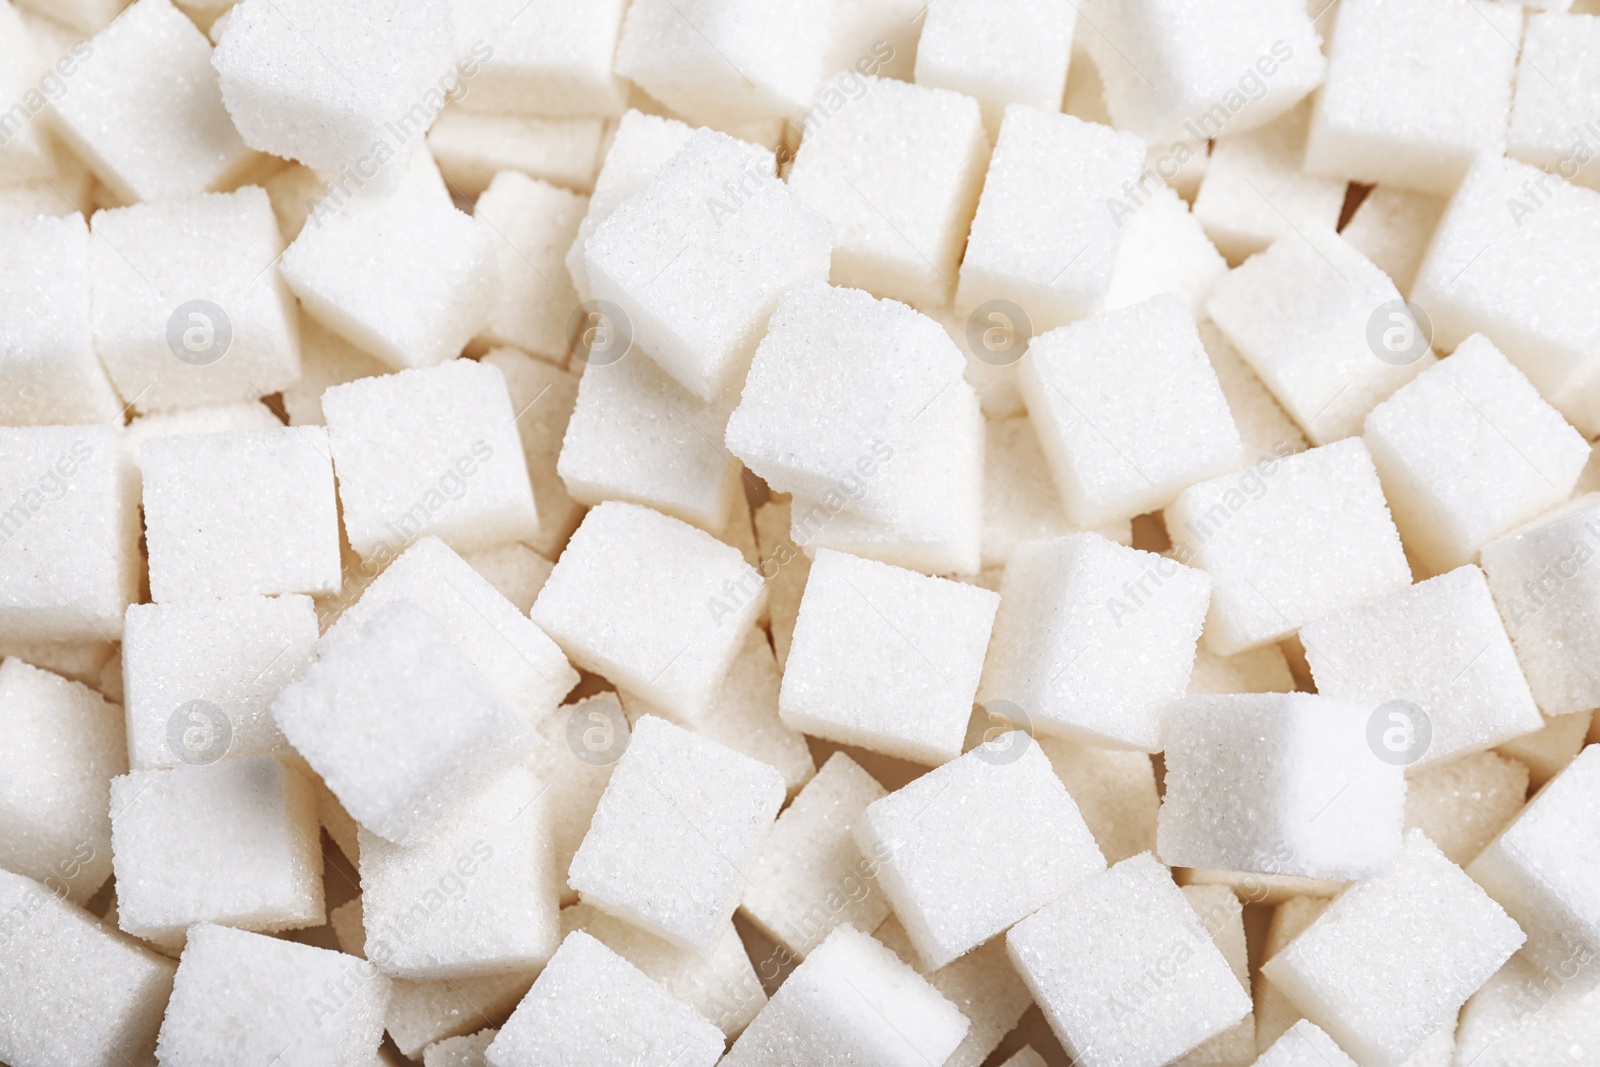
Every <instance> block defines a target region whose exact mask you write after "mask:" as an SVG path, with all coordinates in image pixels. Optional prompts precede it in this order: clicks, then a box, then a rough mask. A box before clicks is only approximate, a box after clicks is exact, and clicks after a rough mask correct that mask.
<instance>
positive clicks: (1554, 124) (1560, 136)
mask: <svg viewBox="0 0 1600 1067" xmlns="http://www.w3.org/2000/svg"><path fill="white" fill-rule="evenodd" d="M1551 6H1552V7H1555V5H1551ZM1597 59H1600V18H1597V17H1596V12H1595V11H1594V10H1593V9H1590V11H1589V13H1588V14H1582V15H1569V14H1565V13H1563V12H1561V11H1560V10H1559V8H1557V9H1556V10H1548V11H1541V12H1536V13H1531V14H1530V16H1529V18H1528V21H1527V28H1526V30H1525V32H1524V34H1523V37H1522V48H1521V50H1520V51H1519V52H1518V55H1517V78H1516V92H1515V93H1514V95H1513V96H1512V99H1511V125H1510V127H1509V128H1508V130H1507V131H1506V155H1508V156H1511V157H1512V158H1513V159H1520V160H1522V161H1523V162H1524V163H1532V164H1533V165H1534V166H1536V167H1540V168H1543V169H1544V170H1548V171H1553V172H1555V173H1557V174H1560V175H1561V176H1562V177H1564V178H1567V179H1569V180H1571V181H1575V182H1578V183H1579V184H1580V185H1587V186H1588V187H1589V188H1591V189H1600V177H1597V176H1596V174H1595V168H1593V167H1588V166H1585V164H1587V163H1589V162H1590V161H1591V160H1592V159H1593V152H1594V149H1593V148H1592V147H1589V146H1588V136H1589V135H1592V133H1593V131H1594V129H1595V127H1594V126H1591V125H1588V124H1589V123H1590V122H1591V121H1592V120H1593V118H1594V114H1595V107H1596V105H1600V77H1597V76H1596V61H1597ZM1580 145H1581V146H1583V147H1580Z"/></svg>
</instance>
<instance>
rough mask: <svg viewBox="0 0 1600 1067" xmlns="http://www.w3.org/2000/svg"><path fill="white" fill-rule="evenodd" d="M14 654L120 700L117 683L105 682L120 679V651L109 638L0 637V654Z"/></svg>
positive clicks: (118, 702) (119, 701) (0, 655)
mask: <svg viewBox="0 0 1600 1067" xmlns="http://www.w3.org/2000/svg"><path fill="white" fill-rule="evenodd" d="M3 656H14V657H16V658H17V659H20V660H22V661H23V662H24V663H27V664H29V665H31V666H34V667H38V668H39V669H41V670H46V671H49V672H50V673H52V674H59V675H61V676H62V677H63V678H68V679H71V680H72V681H74V682H82V683H83V684H84V685H87V686H89V688H91V689H97V690H99V691H100V692H101V694H103V695H104V696H105V698H106V699H107V700H109V701H111V702H112V703H116V704H120V703H121V702H122V695H121V690H120V686H112V685H108V684H107V683H109V682H110V681H111V680H112V677H113V676H115V677H116V678H118V679H120V678H121V675H122V662H121V653H120V651H119V650H118V649H117V648H116V646H114V645H113V644H112V643H111V642H109V641H97V640H82V641H30V640H28V639H27V638H20V639H16V640H9V641H0V657H3Z"/></svg>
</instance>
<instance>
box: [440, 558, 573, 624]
mask: <svg viewBox="0 0 1600 1067" xmlns="http://www.w3.org/2000/svg"><path fill="white" fill-rule="evenodd" d="M461 558H462V559H464V560H466V561H467V563H468V564H470V565H471V567H472V569H473V570H475V571H477V572H478V574H479V575H481V576H482V577H483V579H484V580H485V581H487V582H488V583H489V584H490V585H492V586H493V587H494V591H495V592H497V593H499V594H500V595H501V596H503V597H505V598H506V600H508V601H510V602H511V606H512V607H514V608H516V609H517V611H518V612H520V613H522V614H524V615H526V614H527V613H528V609H529V608H531V607H533V602H534V601H535V600H537V599H538V598H539V590H541V589H543V588H544V583H545V582H546V581H547V580H548V579H549V577H550V571H551V570H552V569H553V568H554V567H555V564H554V563H551V562H550V561H549V560H548V559H546V558H545V557H543V556H541V555H539V553H537V552H535V551H534V550H533V549H531V548H529V547H528V546H527V545H524V544H521V543H518V542H515V541H513V542H512V543H511V544H507V545H501V546H500V547H499V548H486V549H483V550H482V551H479V552H469V553H467V554H466V555H465V556H463V557H461Z"/></svg>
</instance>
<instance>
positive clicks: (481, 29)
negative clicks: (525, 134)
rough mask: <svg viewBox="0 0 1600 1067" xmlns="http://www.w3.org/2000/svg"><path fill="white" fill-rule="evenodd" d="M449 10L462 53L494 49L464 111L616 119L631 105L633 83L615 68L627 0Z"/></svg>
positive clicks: (542, 1) (507, 3) (543, 1)
mask: <svg viewBox="0 0 1600 1067" xmlns="http://www.w3.org/2000/svg"><path fill="white" fill-rule="evenodd" d="M450 6H451V14H452V15H453V16H454V18H453V21H454V22H455V27H456V41H457V45H458V51H471V46H472V45H474V44H476V45H478V46H479V48H480V49H481V48H482V47H483V45H484V44H487V43H489V42H493V45H494V47H493V49H492V50H491V53H492V54H490V55H489V56H488V58H487V59H485V60H484V61H483V62H482V63H481V65H480V66H479V68H478V71H477V73H476V74H475V75H473V79H472V90H471V91H470V92H469V93H467V94H466V96H464V97H463V98H462V104H463V106H465V107H468V108H472V109H474V110H478V109H482V110H483V111H487V112H490V113H494V114H506V113H510V114H536V115H548V116H551V117H556V118H565V117H582V116H588V115H612V116H615V115H621V114H622V112H623V110H624V109H625V108H626V107H627V98H628V91H627V86H626V83H624V82H623V81H622V79H621V78H618V77H617V76H616V75H615V74H614V73H613V72H612V69H611V63H612V59H613V57H614V56H615V55H616V51H617V38H618V37H619V36H620V35H621V33H622V16H623V13H624V12H625V11H626V10H627V7H628V5H627V3H626V2H625V0H587V2H584V3H579V4H566V3H558V2H555V0H538V2H536V3H535V4H534V5H533V7H531V8H529V9H527V10H526V11H524V10H523V9H522V8H520V7H519V6H518V4H517V3H516V0H496V2H493V3H487V4H479V3H467V2H464V0H454V2H453V3H452V4H451V5H450ZM461 45H466V46H467V47H466V48H464V49H463V48H461V47H460V46H461Z"/></svg>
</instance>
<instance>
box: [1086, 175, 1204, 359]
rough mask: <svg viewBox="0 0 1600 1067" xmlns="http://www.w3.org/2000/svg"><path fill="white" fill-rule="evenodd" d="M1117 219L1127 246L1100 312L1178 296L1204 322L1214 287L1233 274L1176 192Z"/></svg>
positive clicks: (1160, 194) (1164, 191) (1167, 191)
mask: <svg viewBox="0 0 1600 1067" xmlns="http://www.w3.org/2000/svg"><path fill="white" fill-rule="evenodd" d="M1108 210H1109V209H1108ZM1117 214H1118V217H1119V218H1120V219H1121V221H1122V243H1121V244H1120V245H1119V246H1118V248H1117V265H1116V267H1115V268H1114V269H1113V270H1112V272H1111V288H1110V289H1108V290H1107V291H1106V296H1105V300H1104V301H1102V302H1101V305H1100V310H1102V311H1115V310H1116V309H1117V308H1124V307H1128V306H1130V305H1132V304H1142V303H1144V302H1145V301H1146V300H1149V299H1150V298H1151V297H1153V296H1159V295H1160V294H1162V293H1176V294H1178V295H1179V296H1181V297H1183V300H1184V303H1186V304H1188V306H1189V311H1190V313H1191V314H1193V315H1194V317H1195V319H1196V320H1199V319H1200V318H1201V317H1202V316H1203V315H1204V314H1205V306H1206V298H1207V297H1208V296H1210V295H1211V288H1212V286H1214V285H1216V284H1217V279H1218V278H1221V277H1222V276H1223V275H1224V274H1226V273H1228V261H1227V260H1225V259H1223V258H1222V253H1221V252H1218V251H1217V248H1216V246H1215V245H1213V244H1212V243H1211V239H1210V238H1209V237H1207V236H1206V232H1205V230H1204V229H1203V228H1201V225H1200V222H1199V220H1198V219H1196V218H1195V217H1194V215H1193V213H1191V212H1190V210H1189V205H1188V204H1187V203H1185V202H1184V201H1183V199H1182V198H1180V197H1179V196H1178V194H1177V192H1176V191H1175V190H1173V189H1171V188H1168V187H1163V188H1160V189H1157V190H1156V191H1155V192H1154V193H1152V194H1151V195H1150V197H1149V199H1147V200H1143V201H1141V202H1139V203H1138V205H1137V206H1136V208H1135V209H1134V210H1132V211H1131V213H1130V212H1129V211H1128V210H1127V205H1126V204H1125V203H1124V204H1123V205H1121V206H1119V207H1118V208H1117ZM1224 384H1226V383H1224Z"/></svg>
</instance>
